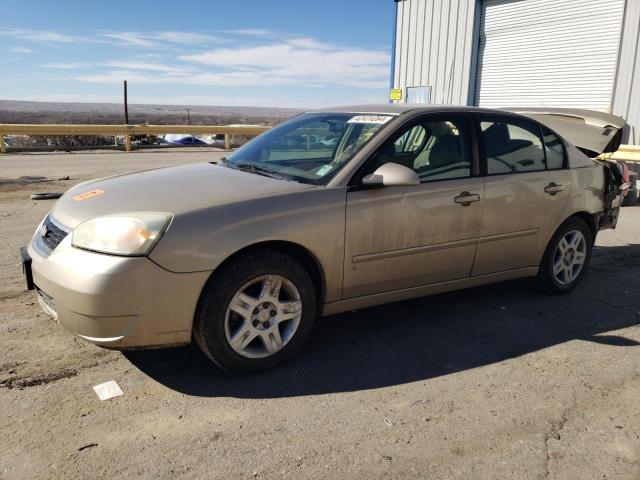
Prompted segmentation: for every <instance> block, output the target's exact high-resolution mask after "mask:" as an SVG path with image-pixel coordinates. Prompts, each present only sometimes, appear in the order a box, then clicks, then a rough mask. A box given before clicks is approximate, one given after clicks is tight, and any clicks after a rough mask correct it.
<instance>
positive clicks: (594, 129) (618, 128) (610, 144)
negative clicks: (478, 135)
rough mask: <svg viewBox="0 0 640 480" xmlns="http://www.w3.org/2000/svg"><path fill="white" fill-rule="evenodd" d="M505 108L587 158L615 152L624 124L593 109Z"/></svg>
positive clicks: (618, 119) (613, 116) (623, 121)
mask: <svg viewBox="0 0 640 480" xmlns="http://www.w3.org/2000/svg"><path fill="white" fill-rule="evenodd" d="M505 110H508V111H510V112H514V113H519V114H521V115H525V116H527V117H529V118H532V119H534V120H537V121H538V122H540V123H542V124H543V125H545V126H547V127H549V128H550V129H551V130H553V131H555V132H557V133H558V134H560V135H561V136H562V137H564V139H565V140H567V141H568V142H569V143H571V144H572V145H574V146H576V147H577V148H579V149H580V150H582V152H583V153H585V154H586V155H588V156H589V157H591V158H595V157H597V156H599V155H601V154H603V153H612V152H615V151H616V150H617V149H618V147H619V146H620V144H621V143H622V131H623V129H624V127H625V125H626V122H625V120H624V119H623V118H620V117H617V116H615V115H611V114H609V113H603V112H597V111H594V110H583V109H576V108H546V107H536V108H525V107H522V108H519V107H513V108H506V109H505Z"/></svg>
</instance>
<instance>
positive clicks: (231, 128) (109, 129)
mask: <svg viewBox="0 0 640 480" xmlns="http://www.w3.org/2000/svg"><path fill="white" fill-rule="evenodd" d="M269 128H270V127H265V126H261V125H45V124H17V123H3V124H0V153H6V147H5V145H4V137H5V135H106V136H112V135H113V136H114V137H124V139H125V142H124V145H125V150H126V151H127V152H130V151H131V136H132V135H162V134H165V133H184V134H187V135H224V148H225V150H229V149H230V148H231V143H230V140H231V135H259V134H261V133H262V132H265V131H267V130H269Z"/></svg>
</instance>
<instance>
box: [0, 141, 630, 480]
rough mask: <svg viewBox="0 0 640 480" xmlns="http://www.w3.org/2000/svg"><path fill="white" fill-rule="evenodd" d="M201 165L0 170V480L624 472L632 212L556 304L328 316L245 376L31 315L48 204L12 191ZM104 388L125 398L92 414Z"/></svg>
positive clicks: (519, 294) (427, 306)
mask: <svg viewBox="0 0 640 480" xmlns="http://www.w3.org/2000/svg"><path fill="white" fill-rule="evenodd" d="M219 156H220V154H217V153H212V152H202V151H199V152H196V151H186V152H177V151H171V152H159V153H153V152H147V151H145V152H137V153H133V154H125V153H110V154H95V153H92V154H86V155H84V154H60V155H56V154H51V155H6V156H3V157H0V262H1V267H2V268H1V271H0V275H1V278H0V439H1V440H0V478H2V479H4V478H7V479H9V478H11V479H25V478H122V477H126V478H203V477H204V478H224V479H229V478H256V477H257V478H295V479H299V478H326V479H333V478H335V479H343V478H365V479H375V478H420V479H441V478H455V479H457V478H460V479H468V478H482V479H497V478H505V479H539V478H554V479H581V480H585V479H638V478H640V328H639V326H638V324H639V323H640V207H628V208H624V209H623V211H622V214H621V219H620V222H619V226H618V228H617V229H616V230H615V231H605V232H602V233H601V234H600V235H599V237H598V241H597V247H596V249H595V251H594V258H593V261H592V265H591V268H590V272H589V275H588V277H587V278H586V281H585V282H584V283H583V284H582V285H581V286H580V287H579V288H578V289H577V290H576V291H575V292H574V293H572V294H570V295H565V296H557V297H552V296H544V295H542V294H539V293H536V292H535V291H534V290H532V289H531V288H530V286H529V284H528V282H527V281H513V282H507V283H502V284H498V285H492V286H487V287H482V288H476V289H472V290H464V291H460V292H455V293H449V294H444V295H438V296H433V297H429V298H423V299H418V300H412V301H407V302H402V303H396V304H392V305H386V306H382V307H376V308H370V309H366V310H361V311H358V312H354V313H349V314H342V315H337V316H333V317H328V318H325V319H323V320H321V321H319V322H318V325H317V328H316V331H315V333H314V335H313V337H312V339H311V341H310V343H309V344H308V346H307V348H306V349H305V350H304V352H303V353H302V355H300V356H299V357H298V358H296V359H295V360H294V361H292V362H290V363H288V364H286V365H284V366H282V367H280V368H278V369H276V370H274V371H272V372H269V373H266V374H261V375H254V376H231V375H228V374H225V373H223V372H221V371H219V370H217V369H216V368H215V367H214V366H213V365H211V364H209V362H208V361H207V360H206V359H205V358H204V357H203V355H202V354H200V353H199V352H198V350H197V349H196V348H194V347H187V348H176V349H170V350H157V351H146V352H145V351H143V352H135V353H125V354H123V353H120V352H115V351H108V350H104V349H101V348H99V347H95V346H93V345H91V344H88V343H85V342H83V341H82V340H79V339H76V338H74V337H73V336H72V335H70V334H69V333H67V332H66V331H64V330H63V329H62V328H61V327H60V326H59V325H57V324H56V323H54V322H53V321H51V320H50V319H49V318H48V317H47V316H46V315H45V314H44V313H43V312H41V310H40V308H39V307H38V305H37V304H36V301H35V295H34V294H33V293H32V292H26V291H25V290H24V287H23V279H22V274H21V269H20V267H19V266H18V260H19V258H18V247H20V246H22V245H25V244H26V243H27V242H28V240H29V238H30V236H31V235H32V233H33V231H34V229H35V228H36V226H37V224H38V222H39V221H40V219H41V218H42V217H43V216H44V215H45V214H46V212H47V211H48V210H49V209H50V207H51V205H52V203H51V201H32V200H30V198H29V195H30V194H31V193H33V192H44V191H63V190H65V189H67V188H69V187H71V186H72V185H74V184H75V183H78V182H79V181H82V180H85V179H88V178H91V177H95V176H104V175H108V174H111V173H117V172H121V171H129V170H140V169H145V168H155V167H159V166H166V165H171V164H179V163H185V162H195V161H209V160H212V159H214V158H217V157H219ZM66 176H69V177H70V179H69V180H56V179H58V178H63V177H66ZM20 177H24V178H20ZM28 177H44V178H28ZM42 180H46V181H45V182H43V181H42ZM49 180H53V181H49ZM108 380H116V381H117V382H118V383H119V385H120V386H121V387H122V389H123V390H124V395H123V396H121V397H118V398H114V399H111V400H107V401H102V402H101V401H100V400H99V399H98V397H97V396H96V394H95V393H94V392H93V390H92V386H93V385H96V384H99V383H102V382H105V381H108Z"/></svg>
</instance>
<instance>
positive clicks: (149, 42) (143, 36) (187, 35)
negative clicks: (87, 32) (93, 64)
mask: <svg viewBox="0 0 640 480" xmlns="http://www.w3.org/2000/svg"><path fill="white" fill-rule="evenodd" d="M100 35H102V37H103V38H106V39H107V40H106V41H108V42H112V43H116V44H118V45H122V46H128V47H145V48H149V47H161V46H166V45H167V44H174V45H204V44H207V43H212V42H220V41H222V39H220V38H219V37H216V36H213V35H206V34H203V33H193V32H171V31H169V32H118V31H111V30H104V31H101V32H100Z"/></svg>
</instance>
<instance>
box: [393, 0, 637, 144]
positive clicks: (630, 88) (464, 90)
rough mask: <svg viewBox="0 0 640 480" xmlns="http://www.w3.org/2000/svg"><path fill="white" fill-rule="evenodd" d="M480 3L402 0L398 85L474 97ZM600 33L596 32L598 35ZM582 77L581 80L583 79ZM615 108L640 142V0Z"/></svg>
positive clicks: (444, 98) (626, 37)
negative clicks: (478, 8) (476, 26)
mask: <svg viewBox="0 0 640 480" xmlns="http://www.w3.org/2000/svg"><path fill="white" fill-rule="evenodd" d="M389 1H390V0H389ZM504 1H505V2H508V1H509V0H504ZM602 2H605V3H606V2H607V0H602ZM478 5H480V2H477V1H476V0H401V1H399V2H398V3H397V8H398V10H397V17H396V45H395V65H394V72H393V85H394V87H396V88H402V89H403V90H404V93H405V94H406V90H405V89H406V87H411V86H430V87H431V103H436V104H452V105H467V104H468V103H469V101H470V99H471V102H473V98H474V95H475V91H474V90H475V88H474V89H472V91H471V92H470V91H469V85H470V83H472V84H473V83H475V80H476V79H475V72H474V68H475V67H474V65H473V62H474V61H475V60H476V59H477V56H476V53H477V45H478V40H479V38H477V37H478V36H479V28H478V29H477V30H475V29H474V23H475V19H476V8H477V7H478ZM551 8H553V7H551ZM478 18H479V17H478ZM599 33H600V32H598V31H597V30H596V31H594V32H593V34H594V35H596V36H597V35H598V34H599ZM474 50H476V51H474ZM471 75H474V78H473V79H472V82H470V76H471ZM576 82H577V85H580V79H576ZM470 94H471V95H470ZM402 101H404V99H403V100H402ZM549 106H553V105H549ZM612 110H613V113H614V114H616V115H620V116H622V117H623V118H625V119H626V120H627V122H628V123H629V124H630V126H631V128H630V131H629V133H630V137H629V139H628V140H627V142H628V143H631V144H636V145H640V0H626V1H625V14H624V24H623V32H622V41H621V47H620V54H619V61H618V71H617V75H616V81H615V87H614V93H613V98H612Z"/></svg>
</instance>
